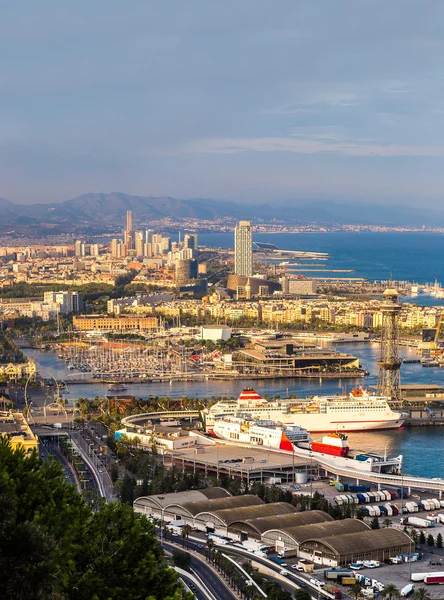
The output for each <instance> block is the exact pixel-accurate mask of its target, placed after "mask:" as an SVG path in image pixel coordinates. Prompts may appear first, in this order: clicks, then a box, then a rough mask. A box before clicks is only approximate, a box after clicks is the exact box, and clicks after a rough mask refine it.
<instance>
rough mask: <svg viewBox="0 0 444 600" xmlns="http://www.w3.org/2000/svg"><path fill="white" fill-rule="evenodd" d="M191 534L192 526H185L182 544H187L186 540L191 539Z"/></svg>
mask: <svg viewBox="0 0 444 600" xmlns="http://www.w3.org/2000/svg"><path fill="white" fill-rule="evenodd" d="M190 533H191V526H190V525H184V526H183V527H182V544H184V543H185V540H187V541H188V537H189V535H190ZM187 545H188V544H187Z"/></svg>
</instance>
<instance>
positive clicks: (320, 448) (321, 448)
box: [311, 442, 348, 457]
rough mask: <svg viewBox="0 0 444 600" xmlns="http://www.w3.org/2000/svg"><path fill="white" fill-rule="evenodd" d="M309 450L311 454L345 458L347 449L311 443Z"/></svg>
mask: <svg viewBox="0 0 444 600" xmlns="http://www.w3.org/2000/svg"><path fill="white" fill-rule="evenodd" d="M311 449H312V450H313V452H320V453H321V454H330V455H331V456H343V457H346V456H347V454H348V448H341V446H331V445H329V444H323V443H322V442H312V443H311Z"/></svg>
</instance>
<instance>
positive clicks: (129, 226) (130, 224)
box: [126, 210, 133, 233]
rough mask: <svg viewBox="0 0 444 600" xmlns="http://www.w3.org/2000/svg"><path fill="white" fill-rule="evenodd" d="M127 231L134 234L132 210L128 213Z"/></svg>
mask: <svg viewBox="0 0 444 600" xmlns="http://www.w3.org/2000/svg"><path fill="white" fill-rule="evenodd" d="M126 231H128V233H132V231H133V213H132V211H131V210H127V211H126Z"/></svg>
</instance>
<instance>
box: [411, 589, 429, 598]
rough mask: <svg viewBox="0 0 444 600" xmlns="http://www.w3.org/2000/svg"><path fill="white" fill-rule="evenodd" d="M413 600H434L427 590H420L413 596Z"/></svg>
mask: <svg viewBox="0 0 444 600" xmlns="http://www.w3.org/2000/svg"><path fill="white" fill-rule="evenodd" d="M412 600H432V598H431V596H429V593H428V592H427V590H426V589H425V588H418V589H417V590H416V592H415V593H414V594H413V596H412Z"/></svg>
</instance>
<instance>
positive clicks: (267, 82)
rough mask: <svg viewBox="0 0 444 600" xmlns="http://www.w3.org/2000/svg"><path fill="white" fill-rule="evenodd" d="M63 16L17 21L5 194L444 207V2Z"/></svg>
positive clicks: (38, 198) (82, 10) (9, 77)
mask: <svg viewBox="0 0 444 600" xmlns="http://www.w3.org/2000/svg"><path fill="white" fill-rule="evenodd" d="M54 8H55V4H54V2H53V1H52V0H45V1H44V2H43V3H40V4H39V6H38V7H37V6H33V5H30V6H29V7H28V10H27V11H26V13H25V15H23V11H22V10H21V8H20V7H19V6H14V5H12V6H10V8H9V10H8V11H7V12H6V14H5V15H3V18H2V23H1V25H0V27H1V33H2V36H1V39H2V41H1V42H0V43H1V44H2V45H3V50H4V51H3V53H2V56H4V57H5V58H4V64H3V65H2V66H3V73H4V87H5V90H4V95H3V102H4V110H3V112H2V115H3V116H2V117H1V121H0V123H1V126H2V132H3V136H2V140H1V144H0V156H1V161H0V175H1V179H2V186H1V187H0V197H5V198H8V199H9V200H11V201H14V202H19V203H25V204H30V203H34V202H54V201H59V200H60V199H64V198H72V197H75V196H77V195H80V194H82V193H85V192H89V191H91V190H102V189H105V190H106V189H107V190H112V189H117V190H119V189H121V190H122V189H123V190H126V191H127V192H128V193H130V194H151V195H158V196H162V195H169V196H173V197H182V198H196V197H203V198H208V197H211V198H215V199H220V200H224V201H226V200H234V201H238V202H241V203H264V202H270V203H273V202H277V201H278V202H280V203H292V202H293V201H295V200H299V201H300V200H310V199H327V200H342V199H344V200H348V201H355V202H362V201H364V200H370V199H371V200H372V201H375V202H379V203H383V202H390V203H393V204H399V205H401V204H402V205H412V206H415V205H416V206H419V205H420V206H421V207H431V206H435V207H438V206H439V204H440V202H441V196H442V187H443V184H444V175H443V169H442V166H441V163H442V160H443V157H444V146H443V145H442V141H441V137H442V136H441V130H442V126H443V125H442V108H441V101H440V98H441V95H442V94H441V92H442V89H441V88H442V82H441V77H440V74H441V61H440V53H441V48H442V44H443V42H442V39H441V38H442V36H441V32H440V28H439V23H440V22H441V20H442V17H443V16H444V7H443V6H442V5H441V4H440V3H438V2H436V1H431V2H428V3H427V6H426V7H424V6H423V5H422V4H421V5H420V4H419V3H415V2H407V3H406V2H401V1H400V0H394V1H393V2H391V3H389V4H387V3H383V2H381V1H379V0H378V1H376V2H364V3H359V5H357V4H356V3H351V2H349V1H348V0H338V2H336V3H335V4H334V6H332V4H331V3H329V2H327V1H326V0H318V1H317V2H316V3H302V2H296V3H294V2H290V1H289V0H284V1H283V2H281V3H279V6H277V7H275V6H274V7H273V9H272V8H271V5H270V4H269V3H267V2H262V1H260V2H257V1H255V2H253V1H252V0H246V2H244V3H242V5H239V4H238V3H233V2H229V3H228V4H225V5H218V6H214V5H209V4H208V3H204V2H202V1H199V0H195V1H193V2H192V3H191V5H189V6H187V7H186V8H185V7H183V6H182V4H181V3H179V2H177V0H176V1H172V2H170V3H169V4H168V6H157V7H155V8H152V7H150V6H148V5H144V4H139V5H137V6H133V8H132V11H131V12H130V13H129V12H128V11H125V10H124V9H123V7H122V6H121V5H120V4H118V3H117V2H115V1H114V0H113V1H111V2H109V3H107V5H106V11H105V12H103V11H102V10H100V9H99V8H98V7H91V6H90V5H89V4H88V5H87V4H86V2H80V3H78V4H77V5H76V9H75V11H74V9H71V8H70V7H67V6H65V7H62V8H61V7H59V6H58V7H57V11H55V10H54ZM55 15H57V16H55ZM171 15H175V18H172V17H171ZM6 57H8V58H7V59H6ZM153 57H156V58H155V60H154V59H153Z"/></svg>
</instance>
